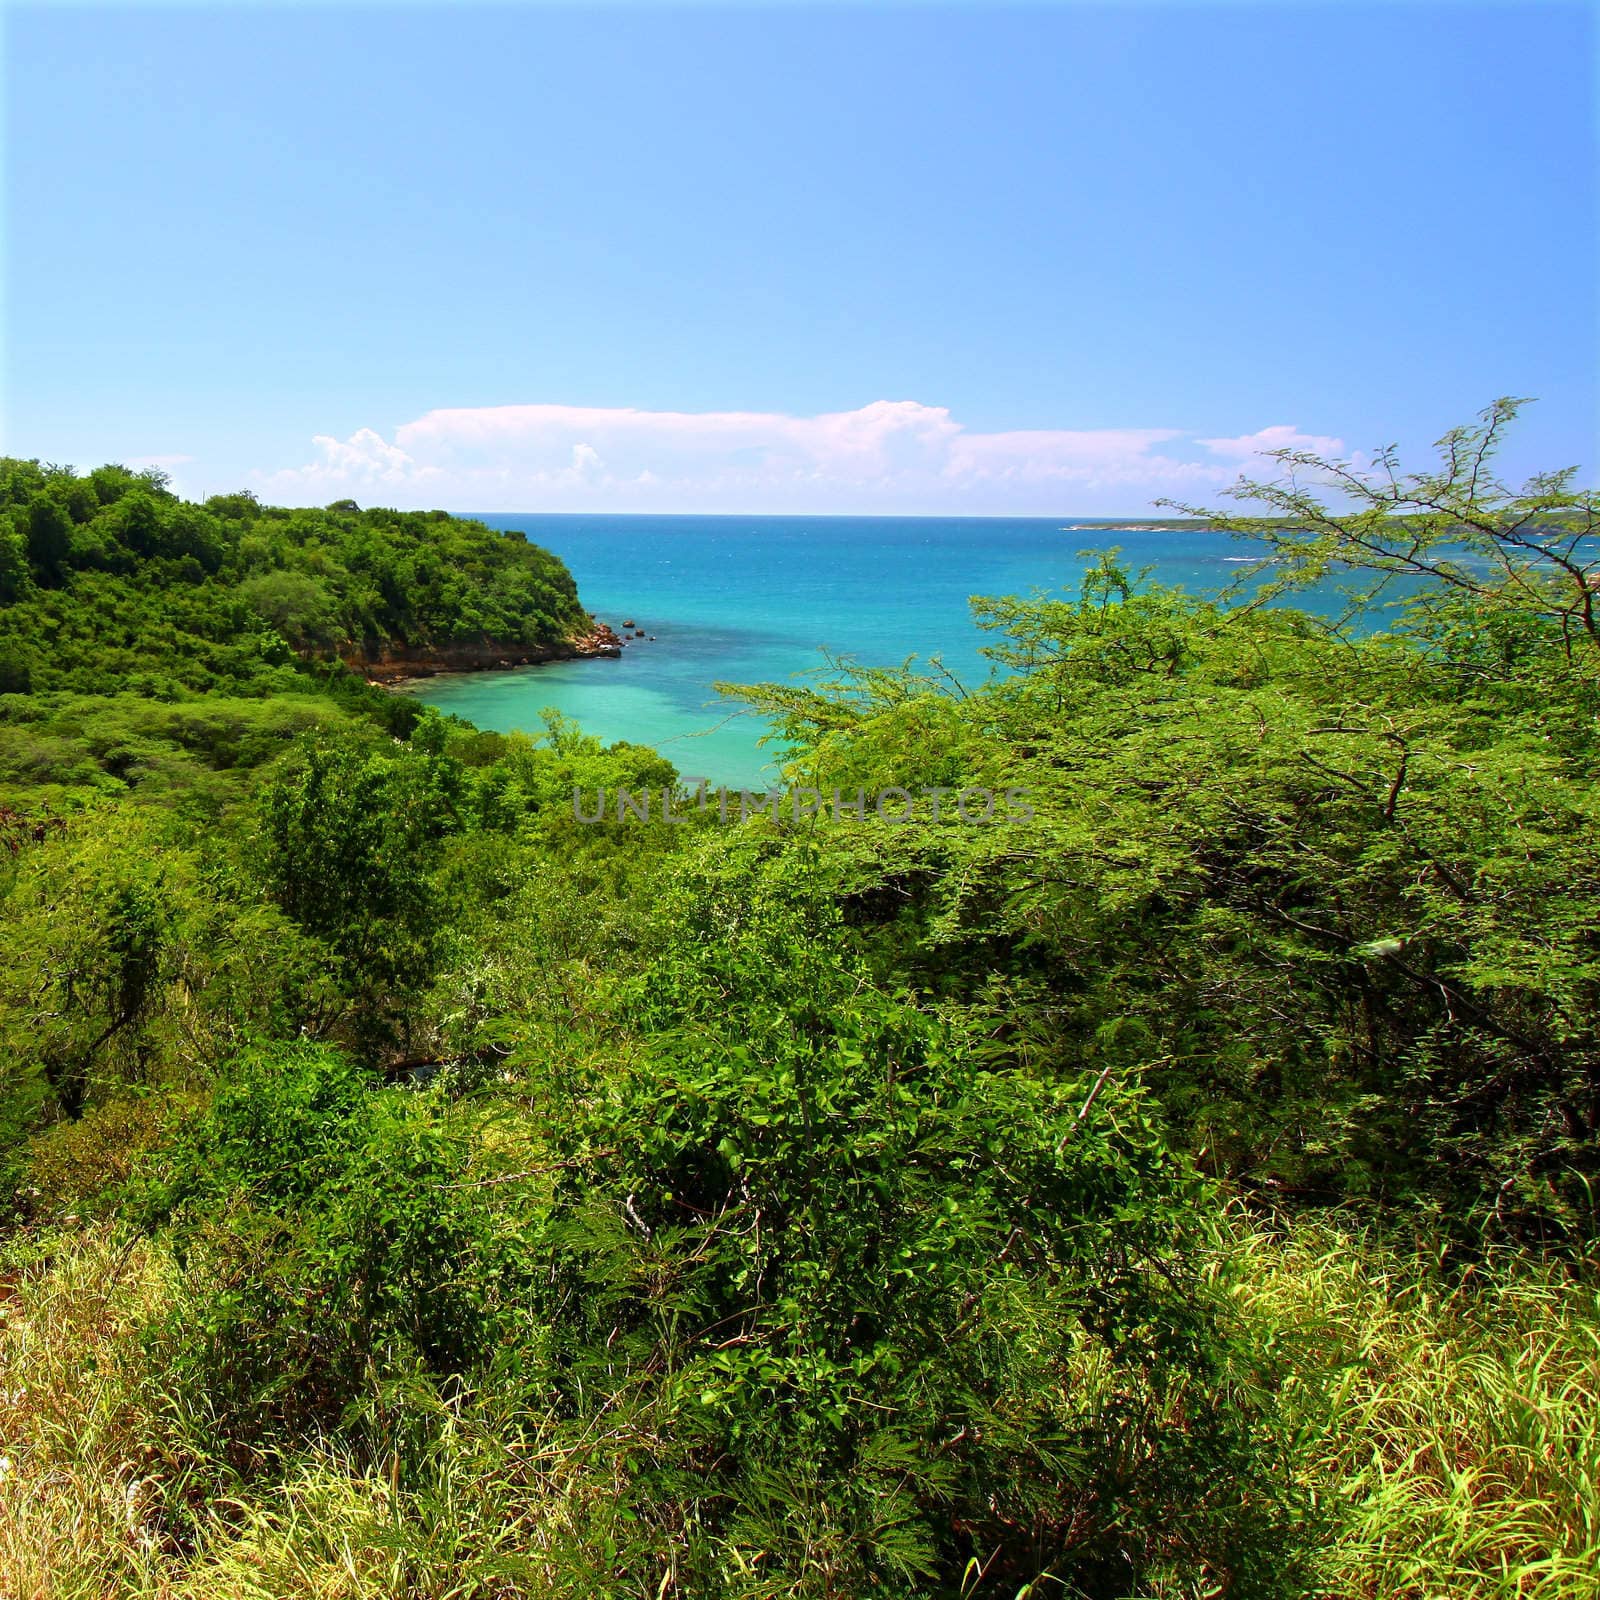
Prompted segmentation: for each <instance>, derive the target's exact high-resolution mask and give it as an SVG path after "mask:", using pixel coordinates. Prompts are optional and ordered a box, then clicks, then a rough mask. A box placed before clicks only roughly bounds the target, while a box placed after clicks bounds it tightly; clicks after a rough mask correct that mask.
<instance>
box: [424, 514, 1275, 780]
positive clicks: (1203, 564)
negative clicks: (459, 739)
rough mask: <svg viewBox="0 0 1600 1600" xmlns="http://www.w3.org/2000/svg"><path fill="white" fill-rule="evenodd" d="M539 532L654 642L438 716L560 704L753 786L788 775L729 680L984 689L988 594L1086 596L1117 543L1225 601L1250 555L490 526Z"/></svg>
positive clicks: (1023, 536) (880, 534)
mask: <svg viewBox="0 0 1600 1600" xmlns="http://www.w3.org/2000/svg"><path fill="white" fill-rule="evenodd" d="M480 520H481V521H484V522H487V523H489V524H490V525H491V526H494V527H497V528H516V529H520V530H522V531H524V532H525V533H526V534H527V535H528V537H529V538H530V539H532V540H534V541H535V542H536V543H538V544H542V545H544V546H545V547H546V548H548V549H550V550H553V551H554V552H555V553H556V554H557V555H559V556H560V557H561V558H562V559H563V560H564V561H565V562H566V563H567V565H568V566H569V567H570V568H571V569H572V573H573V576H574V577H575V578H576V579H577V581H578V593H579V595H580V596H581V598H582V600H583V603H584V604H585V605H586V606H587V607H588V608H589V610H591V611H592V612H593V613H594V614H595V615H596V616H597V617H599V618H600V619H601V620H602V621H604V622H609V623H610V624H611V625H612V626H613V627H615V628H617V629H618V631H621V628H622V624H623V623H624V622H625V621H628V620H630V619H631V620H632V621H633V622H634V623H635V624H636V625H637V626H638V627H641V628H644V629H645V630H646V632H647V633H648V634H650V635H653V636H654V637H653V638H649V639H641V640H638V641H636V642H634V643H632V644H630V645H629V646H628V647H627V648H626V649H625V650H624V651H623V654H622V659H621V660H620V661H609V660H600V661H569V662H557V663H552V664H550V665H547V666H539V667H524V668H521V669H519V670H517V671H513V672H480V673H468V674H461V675H457V676H451V677H444V678H434V679H429V680H426V681H425V682H423V683H422V684H420V685H418V686H417V687H416V692H417V693H418V694H419V695H420V696H421V698H423V699H425V700H427V701H428V702H429V703H430V704H433V705H436V706H438V707H440V708H441V709H442V710H446V711H453V712H456V713H458V714H459V715H461V716H463V717H466V718H468V719H470V720H471V721H472V722H475V723H477V724H478V725H479V726H480V727H484V728H495V729H499V730H501V731H505V732H509V731H512V730H516V729H521V730H525V731H528V732H533V733H537V732H538V731H539V730H540V726H541V724H540V712H541V710H543V709H544V708H545V707H552V708H554V709H555V710H558V711H560V712H562V713H564V714H565V715H566V716H569V717H571V718H573V719H575V720H576V721H577V722H579V723H580V724H581V725H582V726H583V728H584V729H585V731H587V732H589V733H592V734H596V735H598V736H599V737H600V738H601V739H602V740H604V741H605V742H606V743H610V742H611V741H613V740H616V739H629V740H634V741H637V742H639V743H642V744H651V745H655V746H656V747H657V748H658V749H660V750H662V751H663V752H664V753H665V754H666V755H667V756H668V757H669V758H670V759H671V760H672V762H673V763H674V764H675V765H676V766H677V768H678V770H679V772H680V773H682V774H684V775H685V776H694V777H706V778H708V779H710V780H711V782H712V783H713V784H718V783H721V784H726V785H729V786H730V787H731V786H736V785H743V786H752V787H753V786H756V785H759V784H763V783H765V782H767V781H769V780H771V779H772V778H773V777H775V776H776V774H775V770H774V768H773V767H772V766H771V765H770V763H771V762H772V761H773V760H774V759H775V758H776V756H777V754H778V751H777V748H776V746H775V745H768V746H767V747H766V748H765V749H764V750H763V749H762V748H761V747H760V746H759V745H758V743H757V741H758V740H759V739H760V737H761V735H762V734H763V733H765V732H767V728H766V725H765V724H764V723H763V722H762V721H761V720H760V719H758V718H755V717H753V716H751V715H750V714H749V713H741V712H740V711H739V710H738V708H737V707H736V706H735V705H733V704H731V703H729V702H727V701H723V700H721V699H720V698H719V697H718V695H717V694H716V692H715V690H714V689H713V688H712V685H713V684H714V683H717V682H719V681H720V682H734V683H759V682H768V681H780V682H781V681H788V680H791V679H794V678H796V677H797V676H799V675H803V674H807V673H811V674H816V673H818V672H819V671H820V670H822V669H825V667H826V661H825V658H824V655H823V652H824V651H827V652H830V653H832V654H833V655H836V656H850V657H853V658H855V659H856V660H858V661H860V662H862V663H865V664H868V665H873V666H888V665H895V664H898V663H899V662H902V661H904V660H905V659H906V658H907V657H909V656H916V657H918V658H919V659H921V660H926V659H927V658H928V657H929V656H932V655H938V656H940V657H942V659H943V661H944V664H945V666H946V667H947V668H948V669H950V670H951V671H953V672H955V673H956V675H957V676H958V677H960V678H961V679H962V680H963V681H964V682H977V681H982V679H983V677H984V676H985V675H986V673H987V672H988V670H989V664H988V663H987V662H986V661H985V660H984V659H983V657H982V656H981V655H980V654H979V650H980V647H981V646H982V645H983V644H984V642H985V637H986V636H985V635H984V634H983V633H982V632H981V631H980V630H979V629H978V628H976V627H975V626H974V625H973V622H972V617H971V612H970V610H969V607H968V601H969V598H970V597H971V596H973V595H1000V594H1025V593H1027V592H1029V591H1031V590H1035V589H1042V590H1046V591H1049V592H1051V593H1054V594H1058V595H1059V594H1062V593H1070V594H1074V595H1075V594H1076V593H1077V590H1078V582H1079V578H1080V576H1081V574H1082V572H1083V569H1084V566H1085V565H1086V563H1085V561H1084V560H1083V559H1082V558H1081V557H1080V554H1079V552H1081V551H1084V550H1086V549H1105V548H1109V547H1110V546H1113V545H1116V546H1119V547H1120V548H1121V549H1122V551H1123V557H1124V560H1125V561H1126V562H1127V563H1128V564H1129V565H1130V566H1132V567H1134V568H1135V569H1137V568H1139V567H1144V566H1150V567H1153V568H1154V569H1155V571H1154V576H1155V577H1157V578H1158V579H1160V580H1161V581H1163V582H1166V583H1174V584H1181V585H1183V586H1184V587H1185V588H1186V589H1188V590H1190V591H1191V592H1194V593H1202V592H1203V593H1215V592H1216V591H1218V590H1220V589H1221V588H1223V587H1224V586H1225V585H1226V584H1227V583H1229V582H1230V581H1231V580H1232V579H1233V578H1234V577H1235V576H1237V574H1238V573H1239V572H1240V571H1241V570H1242V568H1241V563H1242V562H1248V560H1249V559H1250V555H1249V547H1248V546H1246V545H1242V544H1241V543H1239V542H1238V541H1237V540H1235V539H1231V538H1229V537H1227V536H1226V535H1223V534H1217V533H1206V532H1201V531H1198V530H1196V531H1182V530H1174V529H1150V530H1148V531H1133V530H1130V529H1128V528H1126V527H1122V526H1117V525H1114V524H1109V523H1104V522H1095V521H1092V520H1089V519H1080V518H1074V517H1050V518H1039V517H1029V518H1018V519H1015V520H1007V519H999V518H936V517H731V516H711V517H691V516H598V515H553V514H548V513H546V514H540V515H533V516H511V515H496V516H481V517H480Z"/></svg>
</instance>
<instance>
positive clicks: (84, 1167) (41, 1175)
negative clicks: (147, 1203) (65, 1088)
mask: <svg viewBox="0 0 1600 1600" xmlns="http://www.w3.org/2000/svg"><path fill="white" fill-rule="evenodd" d="M182 1108H183V1102H182V1101H181V1100H180V1101H174V1100H172V1099H169V1098H165V1097H158V1096H155V1095H119V1096H117V1097H116V1098H115V1099H112V1100H106V1101H103V1102H102V1103H101V1104H99V1105H95V1106H91V1107H90V1108H89V1109H88V1110H87V1111H85V1112H84V1114H83V1115H82V1116H81V1117H80V1118H78V1119H77V1120H76V1121H63V1122H58V1123H56V1124H55V1125H54V1126H53V1127H50V1128H47V1129H46V1130H45V1131H44V1132H43V1133H40V1134H37V1135H35V1137H34V1138H33V1140H32V1141H31V1142H30V1144H29V1146H28V1154H27V1164H26V1168H25V1171H24V1176H23V1179H22V1186H21V1199H22V1202H23V1207H24V1209H25V1210H27V1211H28V1212H30V1213H32V1214H34V1215H36V1216H43V1217H60V1216H65V1215H68V1214H70V1213H77V1214H79V1215H83V1214H85V1213H90V1212H97V1211H99V1210H101V1209H103V1208H104V1207H105V1206H106V1205H108V1204H110V1203H112V1202H114V1201H115V1199H116V1198H117V1195H118V1192H119V1191H120V1189H121V1186H122V1185H123V1184H125V1183H126V1182H127V1181H128V1179H129V1178H131V1177H132V1176H133V1173H134V1170H135V1167H136V1166H137V1164H138V1163H139V1161H140V1159H141V1158H142V1157H143V1156H145V1155H146V1154H147V1153H149V1152H151V1151H153V1150H155V1149H156V1148H157V1147H159V1146H160V1144H161V1143H162V1142H163V1141H164V1139H165V1138H166V1137H167V1134H168V1130H169V1128H170V1126H171V1124H172V1121H173V1119H174V1117H175V1116H176V1115H178V1114H179V1113H180V1112H181V1110H182Z"/></svg>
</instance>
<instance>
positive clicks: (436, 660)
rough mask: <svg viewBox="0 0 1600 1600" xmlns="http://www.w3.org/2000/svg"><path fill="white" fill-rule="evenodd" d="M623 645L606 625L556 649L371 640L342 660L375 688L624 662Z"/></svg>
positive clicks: (342, 652) (349, 649)
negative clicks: (606, 659)
mask: <svg viewBox="0 0 1600 1600" xmlns="http://www.w3.org/2000/svg"><path fill="white" fill-rule="evenodd" d="M621 654H622V640H621V639H619V638H618V637H617V635H616V634H615V633H613V632H612V631H611V629H610V628H609V627H607V626H606V624H605V623H603V622H598V623H596V624H595V625H594V627H593V628H592V629H591V630H590V631H589V632H587V633H581V634H576V635H574V636H573V637H572V638H570V639H563V640H560V641H558V642H556V643H553V644H507V643H505V642H504V641H503V640H499V639H488V638H477V639H452V640H449V641H447V642H442V643H438V644H403V643H400V642H398V641H396V640H390V639H368V640H366V641H364V642H363V643H362V644H359V645H355V644H351V645H344V646H341V647H340V649H339V651H338V656H339V659H340V660H341V661H342V662H344V664H345V665H346V666H347V667H349V668H350V669H351V670H352V671H353V672H359V673H360V674H361V675H362V676H363V677H365V678H367V679H369V680H370V681H372V682H374V683H395V682H398V681H399V680H400V679H402V678H431V677H433V676H435V675H436V674H437V673H441V672H492V671H496V670H500V669H504V668H507V667H527V666H532V665H534V664H535V663H536V662H540V661H580V660H583V659H585V658H588V657H592V656H620V655H621Z"/></svg>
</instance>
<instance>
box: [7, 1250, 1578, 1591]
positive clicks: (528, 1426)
mask: <svg viewBox="0 0 1600 1600" xmlns="http://www.w3.org/2000/svg"><path fill="white" fill-rule="evenodd" d="M1235 1238H1236V1248H1237V1250H1238V1251H1239V1252H1240V1256H1241V1259H1242V1262H1243V1264H1244V1267H1245V1272H1244V1275H1243V1279H1242V1286H1241V1289H1240V1296H1241V1300H1242V1302H1243V1304H1244V1307H1245V1309H1246V1310H1247V1311H1248V1312H1249V1313H1250V1314H1252V1315H1254V1316H1256V1317H1258V1318H1259V1319H1260V1320H1261V1322H1262V1325H1263V1327H1264V1328H1268V1329H1270V1330H1271V1333H1270V1336H1271V1337H1273V1338H1275V1339H1278V1340H1280V1341H1283V1342H1285V1343H1286V1345H1287V1346H1288V1349H1289V1351H1290V1353H1291V1355H1292V1356H1293V1361H1292V1363H1291V1365H1292V1366H1293V1367H1294V1369H1295V1374H1296V1375H1295V1376H1294V1378H1292V1379H1291V1380H1290V1381H1289V1382H1288V1383H1287V1384H1286V1385H1285V1387H1284V1390H1283V1395H1282V1400H1283V1404H1284V1407H1285V1410H1286V1414H1287V1417H1288V1420H1289V1421H1290V1423H1291V1424H1292V1426H1293V1427H1294V1428H1295V1429H1296V1433H1297V1437H1298V1441H1299V1450H1298V1460H1299V1471H1300V1473H1301V1474H1302V1475H1303V1476H1304V1478H1305V1480H1306V1481H1307V1483H1308V1484H1310V1485H1311V1486H1312V1487H1313V1488H1314V1489H1315V1491H1316V1492H1317V1494H1318V1495H1319V1497H1320V1498H1321V1499H1322V1501H1323V1503H1324V1506H1325V1507H1326V1509H1327V1510H1328V1511H1329V1513H1330V1517H1329V1522H1330V1527H1332V1528H1333V1529H1334V1530H1335V1534H1334V1537H1333V1538H1332V1540H1331V1542H1330V1544H1329V1546H1328V1548H1327V1549H1326V1551H1325V1552H1324V1554H1323V1563H1324V1564H1323V1575H1322V1584H1321V1589H1322V1593H1323V1594H1324V1595H1326V1596H1338V1597H1341V1600H1380V1597H1381V1600H1513V1597H1515V1600H1595V1597H1596V1596H1597V1595H1600V1289H1597V1284H1596V1279H1595V1277H1594V1275H1593V1274H1575V1273H1573V1272H1572V1271H1571V1270H1563V1269H1560V1268H1557V1267H1555V1266H1550V1265H1545V1264H1541V1263H1539V1262H1537V1261H1533V1260H1529V1259H1527V1258H1505V1259H1501V1260H1498V1261H1494V1262H1491V1263H1489V1264H1488V1265H1486V1266H1480V1267H1478V1268H1476V1269H1472V1270H1467V1271H1465V1272H1462V1273H1459V1274H1453V1275H1447V1274H1445V1273H1443V1272H1441V1271H1440V1270H1439V1268H1438V1266H1437V1263H1436V1262H1434V1261H1432V1260H1430V1259H1429V1258H1428V1257H1427V1255H1426V1253H1425V1252H1421V1251H1418V1252H1405V1251H1401V1250H1397V1249H1394V1248H1392V1247H1389V1246H1385V1245H1384V1244H1382V1243H1380V1242H1378V1241H1376V1240H1375V1239H1373V1238H1371V1237H1366V1236H1363V1235H1360V1234H1357V1233H1353V1232H1348V1231H1342V1230H1340V1229H1338V1228H1335V1227H1329V1226H1320V1225H1314V1224H1306V1223H1300V1224H1297V1225H1296V1226H1294V1227H1293V1228H1290V1229H1287V1230H1284V1231H1275V1230H1272V1229H1268V1228H1265V1227H1262V1226H1259V1225H1255V1224H1246V1223H1237V1224H1236V1226H1235ZM42 1239H43V1241H44V1242H43V1243H42V1244H41V1243H39V1242H35V1243H32V1244H28V1243H20V1244H19V1243H13V1245H12V1246H11V1248H10V1251H9V1253H8V1254H7V1255H6V1256H5V1257H4V1258H0V1596H4V1597H5V1600H110V1597H134V1596H139V1597H150V1600H155V1597H171V1600H376V1597H379V1596H396V1595H406V1596H417V1597H427V1600H466V1597H469V1596H495V1597H499V1600H514V1597H524V1596H526V1597H529V1600H531V1597H535V1596H539V1597H564V1600H575V1597H578V1596H582V1597H585V1600H587V1597H589V1596H596V1597H598V1596H601V1595H607V1596H610V1595H613V1594H617V1595H620V1594H621V1593H622V1591H621V1590H618V1589H616V1588H615V1587H613V1586H608V1580H607V1572H608V1555H607V1552H608V1549H610V1550H615V1549H616V1542H615V1541H617V1540H619V1539H621V1540H627V1539H633V1538H637V1537H639V1536H641V1534H642V1533H643V1530H640V1529H637V1528H634V1529H624V1528H622V1527H620V1526H618V1525H616V1524H615V1522H614V1521H613V1520H612V1519H611V1517H610V1515H609V1512H608V1510H607V1506H608V1504H609V1503H610V1502H611V1501H612V1499H613V1498H614V1497H613V1494H612V1484H611V1483H610V1481H609V1478H608V1471H607V1469H606V1468H605V1467H604V1466H601V1465H599V1464H598V1462H596V1463H595V1464H593V1465H585V1463H584V1461H583V1460H582V1459H577V1458H573V1457H572V1456H570V1455H566V1454H563V1453H561V1452H557V1451H554V1450H551V1449H549V1448H547V1442H548V1441H547V1438H546V1436H545V1434H544V1431H543V1423H542V1419H540V1418H538V1417H537V1416H532V1415H529V1414H527V1413H526V1412H519V1411H518V1410H517V1409H516V1408H515V1406H514V1405H512V1404H510V1403H502V1402H497V1401H496V1398H495V1397H494V1396H493V1395H487V1396H485V1395H479V1396H476V1397H467V1398H466V1399H465V1400H464V1401H463V1402H462V1403H461V1404H459V1405H456V1406H454V1407H445V1406H443V1405H442V1404H440V1403H439V1402H437V1401H436V1400H433V1401H430V1400H428V1399H427V1398H426V1397H423V1396H417V1395H410V1394H408V1393H407V1392H405V1390H404V1386H403V1385H400V1386H395V1387H393V1388H391V1389H387V1390H375V1393H374V1398H373V1401H372V1406H371V1408H370V1414H369V1415H368V1416H367V1417H366V1418H365V1419H364V1420H363V1423H362V1425H361V1426H359V1427H353V1428H352V1429H351V1431H350V1434H349V1437H347V1438H341V1439H338V1440H326V1439H324V1440H316V1441H308V1442H307V1444H306V1446H305V1448H304V1449H302V1450H300V1451H298V1452H296V1453H293V1454H290V1455H288V1456H280V1457H271V1458H263V1459H257V1460H255V1461H253V1462H241V1461H240V1460H238V1459H237V1458H236V1457H232V1456H230V1452H229V1449H228V1442H227V1441H226V1440H224V1439H221V1438H219V1437H217V1435H216V1432H215V1430H214V1428H213V1427H212V1425H211V1422H210V1420H209V1419H208V1417H207V1416H206V1415H205V1413H204V1411H203V1410H202V1409H201V1408H200V1407H199V1406H197V1405H196V1404H195V1403H194V1402H193V1401H192V1400H191V1399H189V1398H188V1397H187V1391H186V1389H185V1387H184V1385H183V1384H182V1382H181V1381H180V1380H179V1378H178V1377H177V1376H176V1374H175V1370H174V1369H173V1367H172V1366H171V1364H170V1362H169V1361H168V1359H167V1356H166V1353H165V1352H164V1351H163V1348H162V1346H161V1343H160V1340H159V1338H156V1337H153V1336H152V1332H151V1330H152V1329H155V1328H157V1327H159V1325H160V1322H161V1318H162V1315H163V1314H164V1313H165V1312H166V1311H167V1310H168V1309H169V1308H170V1307H171V1306H172V1305H174V1304H175V1303H179V1301H180V1299H181V1294H182V1284H181V1278H180V1275H179V1274H178V1272H177V1270H176V1268H175V1266H174V1265H173V1263H172V1262H171V1261H170V1259H169V1258H168V1257H167V1256H166V1255H165V1254H164V1253H163V1252H162V1250H161V1248H160V1246H159V1245H158V1244H151V1243H150V1242H148V1241H144V1240H139V1239H134V1240H132V1241H130V1240H129V1239H128V1238H127V1237H126V1236H124V1235H119V1234H118V1233H116V1232H115V1231H114V1230H113V1229H112V1228H111V1227H110V1226H96V1227H93V1228H88V1229H82V1230H74V1231H71V1232H67V1231H61V1232H56V1233H51V1234H47V1235H43V1236H42ZM430 1405H431V1406H432V1410H431V1411H430V1410H429V1407H430ZM419 1421H420V1426H419ZM407 1429H410V1430H411V1434H410V1437H411V1438H412V1439H413V1443H412V1444H409V1445H404V1446H402V1443H401V1442H400V1440H401V1435H402V1434H404V1433H405V1432H406V1430H407ZM416 1439H421V1440H423V1441H424V1442H423V1444H422V1445H421V1446H420V1447H418V1446H417V1445H416V1444H415V1443H414V1441H415V1440H416ZM402 1448H404V1450H405V1452H406V1455H407V1466H406V1471H405V1473H404V1477H403V1479H402V1474H401V1471H400V1452H401V1449H402ZM661 1555H662V1563H661V1566H662V1569H663V1570H666V1571H668V1572H670V1571H671V1561H670V1552H667V1551H663V1552H661ZM673 1592H676V1591H673Z"/></svg>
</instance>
